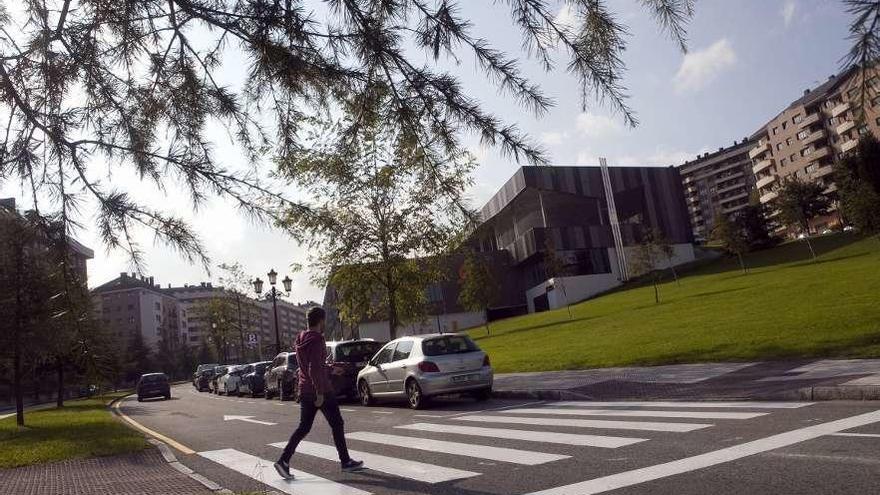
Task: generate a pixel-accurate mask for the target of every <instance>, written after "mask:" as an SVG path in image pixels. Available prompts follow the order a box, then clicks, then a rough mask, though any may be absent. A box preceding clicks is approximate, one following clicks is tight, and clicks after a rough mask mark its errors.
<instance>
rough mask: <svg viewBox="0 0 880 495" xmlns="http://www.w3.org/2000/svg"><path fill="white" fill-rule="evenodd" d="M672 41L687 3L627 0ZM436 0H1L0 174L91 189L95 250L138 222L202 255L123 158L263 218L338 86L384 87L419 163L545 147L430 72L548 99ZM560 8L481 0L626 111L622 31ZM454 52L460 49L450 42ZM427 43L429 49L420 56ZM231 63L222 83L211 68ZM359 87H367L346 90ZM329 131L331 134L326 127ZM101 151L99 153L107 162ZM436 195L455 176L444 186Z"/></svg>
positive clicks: (586, 9) (602, 15) (343, 106)
mask: <svg viewBox="0 0 880 495" xmlns="http://www.w3.org/2000/svg"><path fill="white" fill-rule="evenodd" d="M638 3H639V4H640V5H641V6H642V7H643V8H644V9H646V10H647V11H648V12H650V13H651V14H652V15H653V16H655V17H656V19H657V21H658V24H659V25H660V26H661V28H662V29H664V30H665V31H666V32H668V33H669V35H670V36H671V38H672V39H673V40H674V41H675V42H676V43H677V44H679V45H680V46H681V47H682V48H683V47H684V46H685V27H686V24H687V22H688V21H689V20H690V18H691V16H692V14H693V0H640V1H639V2H638ZM463 5H464V4H461V3H455V2H453V1H450V0H324V1H323V2H305V1H303V0H118V1H113V2H99V1H94V0H24V1H23V2H21V3H20V4H14V5H13V4H11V3H7V4H4V5H3V6H2V7H0V96H2V98H0V117H2V118H3V120H4V121H5V123H6V128H5V132H4V135H5V137H4V141H3V146H2V148H0V180H7V179H12V180H18V181H20V183H21V184H22V187H23V188H24V189H25V190H27V191H28V192H29V193H33V195H34V196H35V197H37V198H41V199H44V200H45V201H46V202H51V203H52V206H53V208H51V209H57V210H61V211H62V212H63V218H62V219H63V221H64V223H65V224H66V225H67V226H68V227H70V226H73V225H74V224H75V220H76V219H77V218H78V213H79V212H80V210H81V208H82V205H83V203H84V202H85V201H89V202H90V203H94V204H97V206H98V215H97V226H98V231H99V232H100V234H101V236H102V238H103V241H104V242H105V243H106V245H107V246H108V247H111V248H121V249H123V250H125V251H126V252H127V253H128V255H129V256H130V257H131V259H132V261H133V262H134V264H135V265H137V266H138V267H140V264H141V263H142V260H143V251H142V248H141V247H140V246H139V245H138V243H137V242H136V238H135V234H136V232H138V231H140V230H143V229H146V230H147V231H150V232H152V233H154V234H155V236H156V238H157V240H158V241H160V242H164V243H167V244H168V245H170V246H172V247H174V248H176V249H178V250H179V251H180V252H181V253H182V254H183V255H184V256H185V257H186V258H187V259H190V260H196V261H201V262H202V263H204V264H205V266H206V267H207V266H208V265H207V264H208V262H209V260H208V259H207V257H206V253H205V249H204V245H203V243H202V240H201V239H200V238H199V236H198V235H197V234H196V233H195V232H194V230H193V228H192V227H191V226H190V225H189V224H188V223H187V222H186V221H184V219H183V218H182V217H181V216H180V215H177V214H175V213H173V212H166V211H163V210H161V209H159V208H156V207H155V206H151V205H148V204H144V203H143V202H141V201H139V200H137V199H136V194H134V193H135V192H136V191H135V190H132V189H126V188H125V187H123V186H121V185H119V184H114V182H113V179H112V177H113V174H114V172H115V171H120V170H126V171H133V172H135V173H136V174H137V176H138V177H140V179H141V181H142V185H144V186H147V185H151V186H153V187H155V188H157V189H158V190H159V191H167V190H170V189H171V188H172V187H174V188H177V187H182V188H184V189H185V191H186V192H187V193H188V196H189V199H190V200H191V201H192V203H193V205H194V207H196V208H198V207H200V206H201V205H203V204H204V203H205V201H206V200H208V199H210V198H213V197H221V198H224V199H226V200H229V201H232V202H233V203H235V204H237V205H238V206H239V207H240V208H241V209H242V210H243V211H244V212H246V213H247V214H249V215H252V216H253V217H255V218H257V219H260V220H266V221H274V220H277V219H278V218H277V217H278V216H279V212H280V211H285V210H288V209H291V208H302V206H301V205H298V204H296V203H295V202H293V201H291V200H290V199H289V198H288V197H287V196H285V195H284V194H283V192H282V191H283V189H282V188H280V187H278V186H277V185H274V184H273V183H272V182H271V181H268V180H267V177H268V176H269V172H270V171H268V170H266V167H265V165H264V164H265V163H266V158H281V159H287V158H288V157H291V156H296V155H297V154H299V153H301V152H302V151H303V149H304V148H305V142H304V140H303V134H304V133H306V131H307V130H308V128H309V125H310V118H311V117H312V116H314V115H319V114H322V113H328V112H339V111H344V112H346V113H347V114H348V116H349V117H354V118H351V119H349V120H350V121H351V123H352V124H351V125H352V126H353V128H355V127H356V126H357V125H358V121H359V119H358V118H357V116H359V115H361V114H362V113H363V112H362V110H363V109H362V108H360V107H358V106H354V107H352V106H349V105H347V103H346V100H347V99H349V97H350V95H369V94H370V93H371V92H372V91H373V88H376V87H380V88H383V90H384V91H388V94H389V95H390V101H391V102H392V106H391V107H390V108H388V109H387V111H388V112H389V115H390V116H392V117H393V122H394V125H395V126H396V128H397V132H398V133H399V134H401V135H404V136H407V137H408V138H409V139H411V140H413V141H414V142H419V143H421V146H422V147H423V148H425V149H428V148H432V147H433V149H435V150H436V151H437V153H436V154H430V155H426V156H425V158H424V160H422V161H421V162H420V165H421V166H423V167H425V172H426V174H434V173H436V171H435V169H436V168H437V167H439V166H440V165H442V163H443V161H445V160H447V159H448V158H449V157H450V156H457V155H459V154H460V153H461V151H462V144H461V143H462V136H464V135H466V134H472V135H477V136H479V137H480V139H481V140H482V141H483V142H484V143H485V144H488V145H494V146H497V147H498V148H499V149H500V150H501V151H502V152H503V153H505V154H506V155H507V156H510V157H512V158H515V159H517V160H520V161H524V162H527V163H532V164H542V163H545V162H546V160H547V157H546V155H545V154H544V152H543V151H542V150H541V149H540V147H539V146H537V145H536V144H534V143H533V142H532V140H530V139H529V138H528V137H527V136H526V135H525V134H524V133H523V132H522V131H521V130H520V129H518V128H517V126H516V125H515V124H512V123H508V122H504V121H502V120H501V119H499V118H498V117H497V116H495V115H493V114H491V113H489V112H487V111H486V110H485V109H484V108H483V106H482V104H481V103H480V102H479V101H477V100H476V99H475V98H473V97H472V96H470V95H469V92H468V88H466V87H464V85H463V84H462V82H461V81H460V80H459V78H458V77H456V76H455V75H453V74H451V73H450V72H449V71H447V70H446V69H444V64H448V63H449V62H451V63H453V64H457V63H459V62H460V61H461V59H462V58H463V57H465V56H467V57H469V58H472V59H473V60H475V61H476V62H477V64H478V66H479V67H480V68H481V69H482V71H483V72H484V73H485V76H486V78H487V80H489V81H490V82H491V84H493V85H494V86H495V87H496V88H497V89H498V90H499V91H500V92H501V93H503V94H506V95H508V96H509V97H510V98H511V99H512V100H513V101H515V102H516V103H517V104H519V105H520V106H521V107H522V108H523V109H524V110H527V111H529V112H531V113H533V114H535V115H542V114H544V113H546V112H547V111H548V109H549V108H551V107H552V105H553V101H552V99H551V98H549V97H548V96H547V95H546V94H545V93H544V92H543V91H542V90H541V88H540V87H539V86H538V85H537V84H535V83H534V82H532V81H531V80H530V79H529V77H527V76H526V75H525V74H524V73H523V71H522V68H521V64H520V62H519V60H518V59H517V57H518V56H520V55H521V54H508V53H505V52H503V51H501V50H499V49H498V48H495V47H494V46H493V44H492V42H491V40H490V39H488V37H487V36H484V35H483V33H489V32H490V31H491V29H490V26H482V25H481V26H477V25H474V23H473V22H471V21H470V20H469V19H468V16H467V14H466V13H465V8H466V7H463ZM567 5H568V6H569V7H570V8H571V12H572V13H573V17H574V19H575V22H574V23H573V25H564V24H562V22H561V21H560V20H558V19H557V16H556V11H555V9H556V8H557V6H558V4H557V2H551V1H549V0H503V1H498V2H494V4H493V8H496V9H498V10H499V13H500V14H503V13H504V12H505V11H506V12H507V13H508V14H509V15H510V19H511V22H512V23H513V24H514V25H515V26H517V27H518V28H519V30H520V31H521V33H522V40H523V46H524V52H525V55H526V56H529V57H533V58H535V59H537V60H538V61H540V63H541V66H542V67H543V69H544V70H546V71H548V72H549V71H554V70H556V67H557V64H558V63H559V62H560V61H562V62H564V70H565V71H567V72H568V73H570V74H571V76H572V77H574V78H576V79H577V81H578V85H579V89H580V93H581V97H582V100H583V105H584V106H586V105H587V104H588V103H592V102H593V101H595V100H599V101H600V102H604V103H605V104H607V105H608V106H609V107H610V108H611V109H612V110H614V111H616V112H617V113H619V114H620V115H621V117H622V119H623V120H624V121H625V122H627V123H628V124H630V125H635V124H636V117H635V114H634V112H633V111H632V109H631V108H630V107H629V106H628V104H627V93H626V89H625V87H624V85H623V82H622V81H623V76H624V69H625V67H624V63H623V60H622V57H621V56H622V53H623V51H624V50H625V48H626V44H627V38H628V32H627V28H626V26H625V25H624V24H622V23H621V22H620V21H619V19H618V18H617V16H615V15H614V13H613V12H612V11H611V10H610V8H609V6H608V2H607V0H571V1H570V2H567ZM465 53H466V54H467V55H464V54H465ZM425 55H427V58H426V57H425ZM227 65H236V66H243V65H244V66H246V67H247V73H246V75H245V76H244V77H243V78H242V79H241V80H237V81H233V82H228V83H224V82H223V81H224V79H223V77H222V76H223V73H222V72H223V70H224V66H227ZM369 101H371V100H370V99H369V98H366V99H362V102H369ZM218 126H220V128H223V129H225V130H226V131H227V132H228V134H229V136H230V139H231V140H232V141H233V142H234V144H235V145H236V146H237V147H238V148H239V149H241V150H242V152H243V154H244V156H245V157H246V160H247V163H244V164H232V163H227V162H224V160H223V159H222V158H221V157H218V156H217V153H216V151H215V148H216V145H217V144H218V143H217V142H216V141H214V140H212V138H211V137H210V136H211V134H210V130H211V129H212V128H217V127H218ZM342 138H343V137H342V136H340V139H342ZM105 165H106V167H105ZM447 192H449V193H450V194H452V193H454V191H451V190H449V191H447Z"/></svg>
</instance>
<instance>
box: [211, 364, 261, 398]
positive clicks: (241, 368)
mask: <svg viewBox="0 0 880 495" xmlns="http://www.w3.org/2000/svg"><path fill="white" fill-rule="evenodd" d="M253 370H254V368H253V366H251V365H249V364H236V365H232V366H230V367H229V370H228V371H227V372H226V374H225V375H223V376H221V377H220V379H219V380H218V381H217V385H218V387H217V388H219V389H220V392H221V393H223V394H226V395H233V394H235V395H241V393H240V392H239V388H240V387H241V377H242V376H244V374H245V373H250V372H251V371H253Z"/></svg>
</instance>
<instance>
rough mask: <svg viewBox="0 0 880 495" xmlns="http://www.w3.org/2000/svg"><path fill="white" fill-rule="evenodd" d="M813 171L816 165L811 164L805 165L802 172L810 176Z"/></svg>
mask: <svg viewBox="0 0 880 495" xmlns="http://www.w3.org/2000/svg"><path fill="white" fill-rule="evenodd" d="M815 171H816V164H815V163H811V164H809V165H807V167H806V168H805V169H804V172H806V173H808V174H811V173H813V172H815Z"/></svg>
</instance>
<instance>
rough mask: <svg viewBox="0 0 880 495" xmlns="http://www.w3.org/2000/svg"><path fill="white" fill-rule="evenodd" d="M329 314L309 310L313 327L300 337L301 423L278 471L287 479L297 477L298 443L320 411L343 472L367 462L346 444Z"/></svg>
mask: <svg viewBox="0 0 880 495" xmlns="http://www.w3.org/2000/svg"><path fill="white" fill-rule="evenodd" d="M325 317H326V313H325V312H324V310H323V309H321V308H317V307H315V308H312V309H310V310H309V312H308V315H307V318H308V320H309V329H308V330H306V331H304V332H300V333H299V335H297V337H296V344H295V348H296V361H297V363H298V364H299V371H298V372H297V377H298V382H299V396H300V418H299V426H298V427H297V429H296V430H295V431H294V432H293V434H292V435H290V440H289V441H288V442H287V446H286V447H284V452H282V454H281V458H280V459H278V462H276V463H275V470H276V471H278V474H279V475H281V477H282V478H284V479H288V480H290V479H293V475H292V474H290V458H291V457H292V456H293V453H294V452H295V451H296V447H297V445H299V443H300V442H301V441H302V439H303V438H305V437H306V435H308V433H309V430H311V429H312V423H314V421H315V415H316V414H318V410H320V411H321V413H322V414H324V417H325V418H326V419H327V423H328V424H329V425H330V429H331V430H332V431H333V443H335V444H336V451H337V452H338V453H339V461H340V462H341V463H342V470H343V471H357V470H360V469H363V467H364V463H363V461H355V460H353V459H352V458H351V457H349V455H348V447H347V446H346V445H345V428H344V422H343V420H342V413H340V412H339V404H337V403H336V392H335V391H334V390H333V384H332V383H331V382H330V374H329V370H328V367H327V365H326V364H325V361H324V357H325V354H326V353H327V349H326V343H325V342H324V320H325Z"/></svg>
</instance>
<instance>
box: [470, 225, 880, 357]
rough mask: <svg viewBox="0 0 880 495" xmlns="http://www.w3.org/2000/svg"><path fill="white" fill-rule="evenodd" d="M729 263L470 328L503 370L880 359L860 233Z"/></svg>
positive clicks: (871, 246) (876, 307)
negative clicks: (743, 266) (743, 265)
mask: <svg viewBox="0 0 880 495" xmlns="http://www.w3.org/2000/svg"><path fill="white" fill-rule="evenodd" d="M814 246H815V247H816V250H817V253H818V254H819V258H818V259H817V260H816V261H811V260H810V257H809V251H808V250H807V247H806V245H804V244H803V242H802V241H799V242H790V243H786V244H783V245H780V246H778V247H776V248H774V249H769V250H765V251H760V252H757V253H752V254H750V255H748V257H747V258H746V262H747V264H748V265H749V266H750V267H751V268H750V273H749V274H748V275H743V274H742V273H741V272H740V271H739V266H738V264H737V263H736V262H735V260H728V259H724V260H719V261H715V262H712V263H710V264H707V265H703V266H701V267H699V268H695V269H693V270H692V271H690V272H688V273H686V274H684V275H683V276H682V277H681V280H680V284H678V285H676V284H675V282H673V281H671V280H669V281H667V282H665V283H664V284H663V285H662V286H661V289H660V294H661V299H662V301H661V303H660V304H655V303H654V294H653V289H652V288H651V287H650V286H647V287H645V286H641V287H632V288H628V289H624V290H619V291H617V292H614V293H611V294H608V295H605V296H602V297H599V298H596V299H593V300H590V301H586V302H583V303H580V304H577V305H573V306H572V307H571V313H572V318H571V320H569V319H568V312H567V311H566V309H565V308H562V309H559V310H555V311H548V312H544V313H537V314H531V315H526V316H522V317H517V318H510V319H507V320H501V321H497V322H494V323H492V324H491V325H490V327H489V332H490V335H487V334H486V329H485V328H475V329H471V330H470V335H471V336H472V337H474V338H475V340H477V342H478V343H479V345H480V346H481V347H482V348H483V349H485V350H486V351H487V352H488V353H489V355H490V356H491V358H492V364H493V366H494V367H495V369H496V371H498V372H512V371H542V370H562V369H581V368H594V367H607V366H622V365H656V364H669V363H683V362H699V361H730V360H761V359H772V358H793V357H808V356H809V357H816V356H848V357H880V241H878V239H877V238H876V237H872V238H860V237H858V236H855V235H851V234H837V235H829V236H823V237H821V238H817V239H815V240H814Z"/></svg>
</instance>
